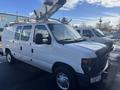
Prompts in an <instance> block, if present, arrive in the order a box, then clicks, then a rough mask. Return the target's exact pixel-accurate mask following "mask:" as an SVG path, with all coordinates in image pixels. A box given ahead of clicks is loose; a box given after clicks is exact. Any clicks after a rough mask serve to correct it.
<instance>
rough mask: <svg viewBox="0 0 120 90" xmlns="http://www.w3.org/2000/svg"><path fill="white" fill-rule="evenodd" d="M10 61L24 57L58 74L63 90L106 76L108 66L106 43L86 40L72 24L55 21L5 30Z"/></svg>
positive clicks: (36, 65)
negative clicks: (78, 83)
mask: <svg viewBox="0 0 120 90" xmlns="http://www.w3.org/2000/svg"><path fill="white" fill-rule="evenodd" d="M2 43H3V52H4V54H5V55H6V58H7V61H8V62H9V63H13V62H14V61H15V60H20V61H23V62H25V63H28V64H30V65H32V66H35V67H37V68H40V69H42V70H45V71H47V72H50V73H54V74H55V79H56V84H57V85H58V87H59V88H60V89H61V90H69V89H73V90H75V89H74V88H75V87H76V85H77V84H76V83H77V81H79V82H80V84H82V83H84V85H86V84H87V83H89V84H90V83H96V82H99V81H101V80H102V79H103V76H104V75H105V73H106V70H107V68H108V54H109V52H108V50H107V48H106V46H105V45H104V44H100V43H95V42H91V41H84V40H83V39H82V37H81V36H80V35H79V34H78V32H77V31H75V30H74V29H73V28H72V27H70V26H68V25H64V24H61V23H57V22H54V21H47V22H37V23H18V24H14V25H12V26H8V27H6V28H5V30H4V31H3V37H2Z"/></svg>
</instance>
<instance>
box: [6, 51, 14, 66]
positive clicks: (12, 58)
mask: <svg viewBox="0 0 120 90" xmlns="http://www.w3.org/2000/svg"><path fill="white" fill-rule="evenodd" d="M6 60H7V62H8V63H10V64H13V63H14V60H15V59H14V57H13V56H12V54H11V52H10V51H7V52H6Z"/></svg>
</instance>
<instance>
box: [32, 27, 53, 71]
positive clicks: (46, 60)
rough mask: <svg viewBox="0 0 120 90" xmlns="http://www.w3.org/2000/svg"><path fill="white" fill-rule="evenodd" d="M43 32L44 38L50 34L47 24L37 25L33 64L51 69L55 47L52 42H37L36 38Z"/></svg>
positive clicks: (34, 36)
mask: <svg viewBox="0 0 120 90" xmlns="http://www.w3.org/2000/svg"><path fill="white" fill-rule="evenodd" d="M39 33H40V34H42V36H43V37H44V38H47V37H48V36H49V32H48V30H47V28H46V26H45V25H36V26H35V29H34V35H33V43H32V45H31V51H32V64H34V65H35V66H36V67H39V68H41V69H43V70H46V71H49V69H50V67H51V65H52V64H51V57H52V55H53V51H54V50H53V47H52V45H51V44H42V43H41V44H36V42H35V39H36V35H37V34H39Z"/></svg>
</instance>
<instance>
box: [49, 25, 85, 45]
mask: <svg viewBox="0 0 120 90" xmlns="http://www.w3.org/2000/svg"><path fill="white" fill-rule="evenodd" d="M48 27H49V28H50V30H51V32H52V33H53V36H54V37H55V39H56V40H57V41H58V42H60V43H63V44H65V43H73V42H80V41H83V39H82V37H81V36H80V34H79V33H78V32H77V31H76V30H74V29H73V28H72V27H70V26H69V25H64V24H48Z"/></svg>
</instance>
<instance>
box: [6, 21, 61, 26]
mask: <svg viewBox="0 0 120 90" xmlns="http://www.w3.org/2000/svg"><path fill="white" fill-rule="evenodd" d="M55 23H58V24H61V23H60V22H58V21H50V20H49V21H39V22H36V21H32V22H10V23H9V25H8V26H15V25H24V24H55Z"/></svg>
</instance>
